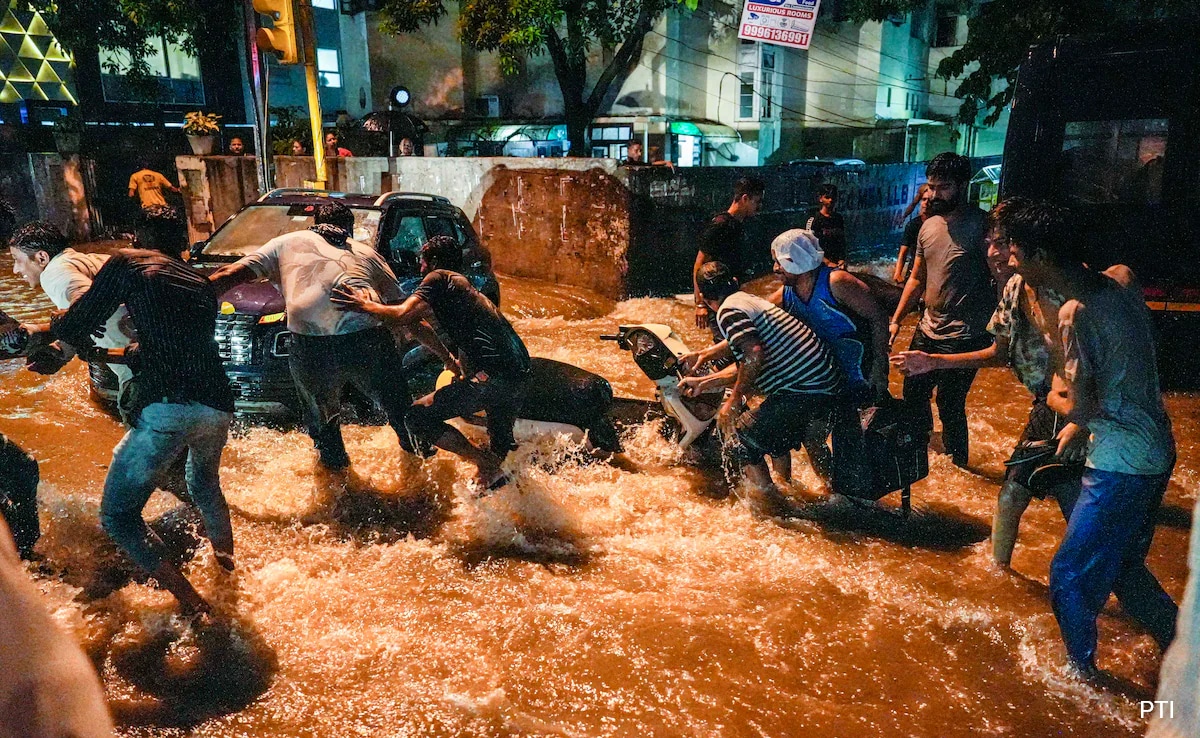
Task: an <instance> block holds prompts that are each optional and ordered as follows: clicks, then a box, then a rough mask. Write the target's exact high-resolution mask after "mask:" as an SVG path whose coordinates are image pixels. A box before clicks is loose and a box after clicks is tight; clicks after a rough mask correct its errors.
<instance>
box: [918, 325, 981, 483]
mask: <svg viewBox="0 0 1200 738" xmlns="http://www.w3.org/2000/svg"><path fill="white" fill-rule="evenodd" d="M990 343H991V336H985V337H982V338H974V339H963V340H950V341H944V340H943V341H939V340H934V339H932V338H929V337H928V336H926V335H925V334H923V333H921V331H920V330H919V329H918V330H917V332H916V334H915V335H914V336H913V340H912V343H911V344H910V345H909V347H908V348H909V350H910V351H924V352H925V353H927V354H958V353H963V352H966V351H978V350H979V349H983V348H987V346H988V345H989V344H990ZM974 381H975V370H974V369H935V370H933V371H931V372H928V373H926V374H920V375H917V376H909V377H905V378H904V404H905V405H908V406H909V408H910V410H911V411H912V413H913V415H914V417H916V418H918V419H919V420H920V422H921V423H922V425H923V430H925V431H926V432H932V431H933V410H932V408H930V406H929V401H930V399H931V398H933V397H934V391H935V390H936V392H937V396H936V402H937V408H938V419H940V420H941V421H942V443H943V445H944V446H945V447H946V452H947V453H948V454H950V456H951V457H952V458H953V459H954V463H955V464H958V465H959V466H965V465H966V463H967V460H968V459H967V455H968V451H969V450H970V447H969V442H968V438H967V394H968V393H969V392H970V391H971V384H972V383H973V382H974Z"/></svg>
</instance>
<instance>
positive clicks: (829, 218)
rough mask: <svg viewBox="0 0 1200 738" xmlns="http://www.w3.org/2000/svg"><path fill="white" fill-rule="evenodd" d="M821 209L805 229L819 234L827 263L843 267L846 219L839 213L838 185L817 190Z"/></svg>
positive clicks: (809, 219) (811, 217)
mask: <svg viewBox="0 0 1200 738" xmlns="http://www.w3.org/2000/svg"><path fill="white" fill-rule="evenodd" d="M817 202H819V203H820V204H821V207H820V208H818V209H817V211H816V212H814V213H813V214H812V215H810V216H809V218H808V223H806V224H805V226H804V227H805V229H807V230H810V231H812V232H813V233H815V234H817V241H819V242H820V245H821V250H822V251H824V252H825V263H827V264H829V265H830V266H841V265H842V264H845V263H846V219H845V218H843V217H842V214H841V213H839V212H837V202H838V188H837V185H831V184H823V185H821V186H820V188H818V189H817Z"/></svg>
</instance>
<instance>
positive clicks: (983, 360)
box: [890, 336, 1008, 376]
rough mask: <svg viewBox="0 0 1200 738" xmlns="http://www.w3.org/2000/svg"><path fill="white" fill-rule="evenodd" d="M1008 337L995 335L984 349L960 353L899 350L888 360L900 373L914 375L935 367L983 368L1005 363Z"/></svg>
mask: <svg viewBox="0 0 1200 738" xmlns="http://www.w3.org/2000/svg"><path fill="white" fill-rule="evenodd" d="M1007 356H1008V339H1007V338H1005V337H1003V336H996V342H995V343H993V344H992V345H990V346H988V347H987V348H985V349H979V350H978V351H968V352H966V353H962V354H927V353H925V352H924V351H900V352H897V353H896V354H894V355H893V356H892V357H891V359H890V361H891V363H892V366H894V367H896V369H898V370H899V371H900V373H901V374H903V375H905V376H915V375H917V374H926V373H928V372H931V371H933V370H935V369H983V368H985V367H991V366H1004V365H1005V364H1006V363H1007V359H1006V358H1005V357H1007Z"/></svg>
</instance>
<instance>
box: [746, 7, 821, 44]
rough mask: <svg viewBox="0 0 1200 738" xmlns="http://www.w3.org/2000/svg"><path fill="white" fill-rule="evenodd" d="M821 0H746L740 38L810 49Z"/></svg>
mask: <svg viewBox="0 0 1200 738" xmlns="http://www.w3.org/2000/svg"><path fill="white" fill-rule="evenodd" d="M820 5H821V0H746V5H745V7H743V8H742V22H741V24H740V25H739V26H738V38H744V39H746V40H747V41H762V42H764V43H768V44H777V45H779V46H790V47H792V48H794V49H807V48H808V44H809V41H811V40H812V32H813V26H814V25H815V24H816V22H817V9H818V8H819V7H820Z"/></svg>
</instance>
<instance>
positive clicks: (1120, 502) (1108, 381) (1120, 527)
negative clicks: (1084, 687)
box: [1008, 205, 1178, 676]
mask: <svg viewBox="0 0 1200 738" xmlns="http://www.w3.org/2000/svg"><path fill="white" fill-rule="evenodd" d="M1035 209H1040V211H1038V210H1035ZM1041 211H1044V219H1045V220H1047V221H1059V222H1065V219H1064V218H1063V217H1062V214H1061V212H1059V209H1057V208H1055V207H1054V206H1051V205H1034V206H1030V208H1029V209H1028V211H1027V212H1026V213H1025V214H1024V215H1023V217H1022V219H1021V220H1022V223H1024V222H1026V221H1028V222H1030V223H1031V224H1033V225H1036V222H1035V221H1037V219H1038V217H1037V216H1038V214H1039V212H1041ZM1017 225H1018V224H1016V223H1014V224H1013V226H1011V227H1010V229H1009V233H1008V236H1009V238H1011V240H1012V243H1011V250H1010V255H1009V263H1010V264H1011V265H1012V266H1013V267H1014V268H1015V269H1016V271H1017V274H1019V275H1020V276H1021V277H1022V278H1023V279H1024V280H1025V282H1026V283H1027V284H1028V285H1030V286H1031V287H1033V288H1034V289H1035V290H1054V291H1056V292H1058V293H1059V294H1061V295H1064V296H1065V297H1066V298H1067V300H1066V302H1064V303H1063V305H1062V308H1061V309H1060V310H1059V312H1058V326H1059V332H1060V335H1061V347H1062V351H1063V379H1064V380H1065V383H1064V384H1063V386H1061V387H1059V388H1057V389H1055V390H1052V392H1051V394H1050V397H1049V398H1048V404H1049V405H1050V407H1051V409H1053V410H1054V411H1055V412H1058V413H1059V414H1061V415H1063V416H1064V417H1065V418H1066V420H1067V421H1068V422H1067V424H1066V426H1065V427H1064V428H1063V430H1062V431H1061V432H1060V433H1059V435H1058V440H1059V447H1058V452H1059V455H1060V457H1062V458H1064V459H1065V460H1072V459H1078V458H1081V457H1082V458H1083V459H1084V466H1085V468H1084V473H1083V483H1082V487H1081V489H1080V493H1079V499H1078V501H1077V502H1076V503H1075V505H1074V509H1073V510H1072V512H1071V516H1070V520H1069V521H1068V523H1067V532H1066V534H1065V535H1064V537H1063V541H1062V544H1061V545H1060V546H1059V549H1058V552H1057V553H1056V554H1055V556H1054V560H1053V561H1052V562H1051V564H1050V602H1051V605H1052V607H1053V608H1054V616H1055V617H1056V618H1057V619H1058V624H1059V628H1060V629H1061V631H1062V634H1063V640H1064V641H1066V645H1067V655H1068V656H1069V657H1070V660H1071V663H1072V665H1073V666H1075V668H1077V669H1078V670H1079V671H1080V672H1081V673H1083V674H1084V675H1086V676H1093V675H1095V674H1096V673H1097V671H1096V662H1095V657H1096V618H1097V616H1098V615H1099V614H1100V611H1101V610H1102V609H1103V608H1104V604H1105V603H1106V602H1107V601H1108V595H1109V593H1112V592H1115V593H1116V595H1117V598H1118V599H1119V600H1120V602H1121V606H1122V607H1123V608H1124V609H1125V611H1126V612H1127V613H1128V614H1129V615H1130V616H1132V617H1133V618H1134V619H1135V620H1137V621H1138V622H1139V623H1140V624H1141V625H1142V626H1143V627H1144V628H1145V629H1146V630H1147V631H1148V632H1149V633H1150V635H1151V636H1153V637H1154V639H1155V641H1157V642H1158V645H1159V647H1161V648H1162V649H1164V650H1165V649H1166V647H1167V646H1168V645H1169V644H1170V642H1171V640H1172V638H1173V637H1174V635H1175V616H1176V614H1177V612H1178V609H1177V608H1176V606H1175V603H1174V602H1173V601H1172V600H1171V598H1170V597H1169V596H1168V595H1167V593H1166V592H1164V591H1163V589H1162V587H1161V586H1160V585H1159V583H1158V580H1156V579H1155V578H1154V575H1153V574H1151V573H1150V570H1149V569H1148V568H1147V567H1146V554H1147V552H1148V551H1149V550H1150V543H1151V541H1152V539H1153V538H1154V520H1155V514H1156V512H1157V511H1158V507H1159V505H1160V504H1161V502H1162V497H1163V492H1164V491H1165V490H1166V488H1167V481H1168V480H1169V479H1170V476H1171V470H1172V468H1173V467H1174V466H1175V441H1174V438H1173V437H1172V435H1171V421H1170V419H1169V418H1168V417H1167V412H1166V409H1165V408H1164V407H1163V403H1162V395H1161V393H1160V390H1159V383H1158V370H1157V367H1156V364H1155V351H1154V340H1153V334H1152V328H1151V324H1150V313H1149V311H1148V310H1147V309H1146V305H1145V303H1144V302H1143V301H1142V299H1141V294H1140V292H1141V291H1140V290H1131V289H1126V288H1125V287H1123V286H1122V285H1120V284H1118V283H1117V282H1116V281H1115V280H1113V279H1111V278H1109V277H1108V276H1105V275H1103V274H1099V273H1096V272H1093V271H1090V270H1088V269H1087V268H1085V267H1084V265H1083V263H1082V259H1081V257H1080V255H1079V253H1078V250H1077V249H1078V244H1077V243H1076V239H1075V238H1073V237H1072V235H1071V233H1070V231H1069V230H1068V229H1067V228H1062V229H1059V230H1058V231H1057V232H1056V233H1054V234H1052V235H1051V236H1050V237H1046V238H1036V237H1031V236H1032V233H1031V234H1025V233H1021V232H1015V231H1014V230H1013V229H1014V228H1016V227H1017ZM1031 230H1032V229H1031ZM1048 319H1049V316H1048ZM1068 502H1069V501H1068ZM1062 503H1063V501H1062V500H1060V504H1062ZM1063 509H1064V510H1065V509H1071V508H1070V506H1069V504H1066V505H1063Z"/></svg>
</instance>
